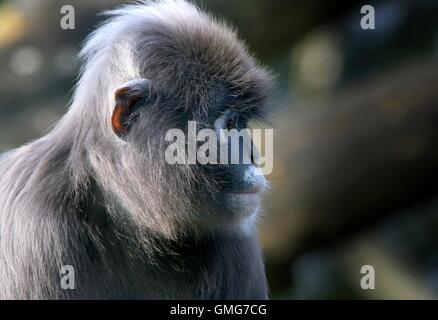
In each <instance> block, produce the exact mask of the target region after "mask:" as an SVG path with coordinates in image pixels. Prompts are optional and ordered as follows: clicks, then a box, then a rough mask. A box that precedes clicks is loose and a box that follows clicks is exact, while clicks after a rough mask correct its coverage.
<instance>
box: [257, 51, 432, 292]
mask: <svg viewBox="0 0 438 320" xmlns="http://www.w3.org/2000/svg"><path fill="white" fill-rule="evenodd" d="M437 70H438V61H437V60H429V61H426V62H419V61H417V63H414V64H413V65H410V66H403V67H399V68H398V69H397V70H396V71H393V72H389V71H387V72H385V73H384V75H383V76H381V77H379V78H376V79H370V80H368V81H366V82H365V83H363V84H361V85H358V86H356V87H355V88H353V89H351V90H349V91H348V93H346V94H343V95H342V96H339V97H337V98H336V99H333V101H332V103H330V104H329V105H328V106H325V107H319V108H316V107H314V108H309V106H307V107H306V108H298V111H295V112H294V113H293V114H291V115H288V116H284V115H282V118H285V119H288V120H289V121H292V123H289V124H287V125H283V126H281V125H279V127H280V128H284V129H283V130H282V129H280V130H279V131H278V133H277V137H278V140H277V142H276V143H277V145H276V149H275V150H277V152H280V153H281V155H280V156H278V157H277V158H282V159H286V160H285V163H286V164H287V166H289V168H288V170H282V169H281V166H282V164H278V166H274V170H276V169H278V170H279V171H280V172H277V174H276V175H274V176H273V177H272V180H273V184H274V191H273V192H275V195H276V196H275V203H274V202H271V203H269V204H268V208H267V209H266V211H267V212H271V211H272V212H282V214H278V215H277V216H274V217H273V218H272V219H267V220H268V221H267V224H268V225H267V229H269V230H272V232H271V233H270V232H268V233H267V234H266V235H265V239H264V240H265V241H264V242H265V243H266V252H267V254H268V256H267V260H268V264H270V268H268V270H271V271H272V272H271V274H270V280H271V283H273V285H274V286H276V285H280V286H281V285H283V284H284V285H287V284H285V283H283V284H278V283H275V279H277V278H278V279H283V277H284V276H286V274H289V267H290V265H291V263H292V262H293V261H294V260H295V259H296V258H297V257H298V256H299V255H301V254H303V253H305V252H308V251H310V250H314V249H318V248H322V247H325V246H328V245H332V244H335V243H337V242H345V241H348V236H350V235H352V234H355V233H357V232H359V231H363V230H365V229H367V228H368V227H370V226H372V225H374V224H375V223H377V222H379V221H380V220H381V219H382V218H383V217H385V216H387V215H389V214H392V213H396V212H399V211H400V210H402V209H405V208H409V207H412V206H415V205H417V204H421V203H423V202H425V201H427V200H428V199H430V198H433V197H435V196H436V194H437V187H438V185H437V183H436V181H438V148H437V147H436V146H437V145H438V72H437ZM290 119H292V120H290ZM290 172H291V173H292V174H290ZM277 276H278V277H277ZM289 277H290V276H289ZM283 281H284V280H283Z"/></svg>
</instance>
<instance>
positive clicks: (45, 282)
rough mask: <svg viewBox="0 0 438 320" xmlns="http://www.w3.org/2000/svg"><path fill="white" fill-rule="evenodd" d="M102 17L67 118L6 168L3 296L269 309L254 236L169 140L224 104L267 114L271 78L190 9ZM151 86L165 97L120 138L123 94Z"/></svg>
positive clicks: (176, 2)
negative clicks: (114, 117) (129, 86)
mask: <svg viewBox="0 0 438 320" xmlns="http://www.w3.org/2000/svg"><path fill="white" fill-rule="evenodd" d="M107 15H108V16H109V18H108V20H107V21H106V22H105V23H104V24H103V25H101V26H100V27H99V28H98V29H97V31H95V32H94V33H93V34H92V35H91V36H90V38H89V39H88V41H87V42H86V44H85V47H84V49H83V51H82V54H81V58H82V60H83V63H84V66H83V69H82V73H81V77H80V80H79V82H78V85H77V88H76V90H75V95H74V98H73V101H72V104H71V106H70V109H69V111H68V113H67V114H66V115H65V116H64V117H63V118H62V119H61V120H60V122H59V123H58V124H57V125H56V126H55V127H54V128H53V130H52V131H51V132H49V133H48V134H47V135H46V136H44V137H42V138H40V139H39V140H36V141H34V142H32V143H30V144H28V145H25V146H22V147H20V148H18V149H16V150H12V151H10V152H7V153H5V154H3V155H2V156H1V157H0V298H2V299H102V298H114V299H129V298H134V299H135V298H138V299H143V298H146V299H148V298H164V299H178V298H183V299H186V298H193V299H218V298H225V299H234V298H239V299H253V298H254V299H261V298H266V297H267V287H266V279H265V274H264V267H263V263H262V259H261V254H260V248H259V245H258V241H257V235H256V231H255V229H254V228H247V227H245V228H244V229H242V228H241V226H242V225H243V224H244V223H245V221H243V218H242V217H239V216H238V215H235V214H234V213H233V212H232V211H227V208H226V207H224V206H223V204H222V203H221V196H220V192H219V189H218V182H217V181H215V180H214V179H213V178H212V177H210V176H208V175H207V174H205V172H203V171H202V170H200V169H199V168H198V167H196V166H170V165H167V164H166V163H165V162H164V147H165V146H164V141H163V137H164V135H165V132H166V130H167V129H170V128H174V127H179V126H182V125H183V124H184V123H186V121H187V120H189V119H196V120H198V121H203V122H207V121H209V120H210V119H213V118H214V117H217V116H218V115H219V114H220V113H221V112H224V110H223V109H221V107H218V106H220V105H222V104H223V97H225V96H227V95H231V96H233V97H234V98H235V100H234V103H233V104H232V105H230V106H229V107H230V108H236V109H237V108H240V110H241V111H242V112H246V111H247V112H248V114H249V113H250V112H251V114H253V115H255V116H262V109H261V106H262V105H263V101H264V99H265V97H266V95H267V93H268V92H267V88H269V84H270V76H269V73H267V72H266V71H265V70H264V69H263V68H261V67H260V66H258V65H257V64H256V62H255V61H254V59H253V58H252V57H251V56H250V55H249V54H248V52H247V50H246V49H245V47H244V46H243V45H242V43H241V42H240V41H239V40H238V39H237V37H236V36H235V34H234V32H233V31H231V30H230V29H229V28H228V27H226V26H225V25H224V24H223V23H219V22H216V21H215V20H214V19H212V18H210V17H209V16H208V15H206V14H204V13H202V12H200V11H199V10H198V9H197V8H196V7H194V6H193V5H191V4H189V3H187V2H185V1H183V0H164V1H158V2H150V1H145V2H142V3H139V4H136V5H131V6H125V7H122V8H121V9H118V10H115V11H111V12H108V13H107ZM142 78H147V79H151V80H152V81H153V83H154V86H155V87H156V88H157V91H158V92H160V98H159V99H157V101H156V102H155V103H154V104H153V105H151V106H148V108H145V110H142V111H141V113H140V114H139V120H138V123H137V125H136V126H135V127H134V128H133V130H132V132H130V134H129V136H128V137H127V138H126V140H122V139H120V138H119V137H118V136H116V135H115V134H114V132H112V130H111V125H110V119H111V114H112V111H113V108H114V92H115V91H116V90H117V89H118V88H120V86H122V84H123V83H126V82H127V81H132V80H135V79H142ZM248 117H249V116H248ZM218 208H223V211H222V212H220V211H219V210H218ZM62 265H72V266H73V267H74V268H75V271H76V289H75V290H62V289H61V286H60V278H61V276H60V273H59V272H60V269H61V266H62Z"/></svg>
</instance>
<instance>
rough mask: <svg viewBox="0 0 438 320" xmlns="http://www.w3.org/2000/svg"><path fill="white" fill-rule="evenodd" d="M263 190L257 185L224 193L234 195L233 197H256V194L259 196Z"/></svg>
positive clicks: (261, 186) (259, 184)
mask: <svg viewBox="0 0 438 320" xmlns="http://www.w3.org/2000/svg"><path fill="white" fill-rule="evenodd" d="M263 190H264V186H263V184H261V183H257V184H253V185H251V186H248V187H245V188H241V189H236V190H227V191H226V193H229V194H234V195H257V194H261V193H262V192H263Z"/></svg>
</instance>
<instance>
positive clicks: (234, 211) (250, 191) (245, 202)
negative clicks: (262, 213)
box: [223, 168, 267, 221]
mask: <svg viewBox="0 0 438 320" xmlns="http://www.w3.org/2000/svg"><path fill="white" fill-rule="evenodd" d="M254 173H255V170H254V169H253V168H251V169H250V170H248V172H247V174H245V179H244V183H243V184H242V187H241V188H239V189H237V190H233V191H229V192H225V193H224V198H223V199H224V206H225V207H226V210H227V211H229V212H230V214H231V215H232V216H233V217H235V218H237V219H238V220H242V221H243V220H245V219H246V218H251V217H253V216H255V215H256V214H257V212H258V209H259V207H260V204H261V199H262V194H263V193H264V191H265V189H266V188H267V181H266V179H265V177H264V176H262V175H259V176H257V175H255V174H254Z"/></svg>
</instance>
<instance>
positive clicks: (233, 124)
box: [225, 114, 238, 130]
mask: <svg viewBox="0 0 438 320" xmlns="http://www.w3.org/2000/svg"><path fill="white" fill-rule="evenodd" d="M237 122H238V115H237V114H231V115H229V117H228V118H227V121H226V123H225V125H226V127H227V129H228V130H232V129H237Z"/></svg>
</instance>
